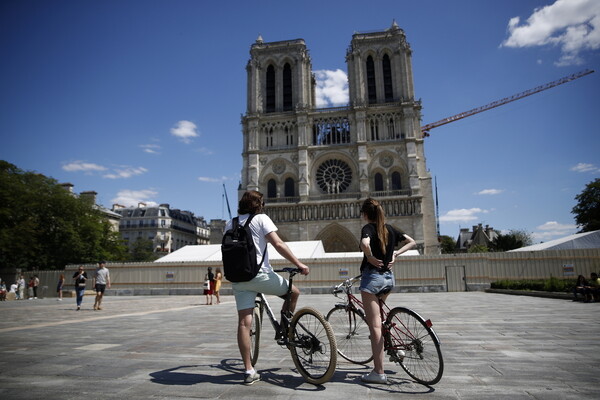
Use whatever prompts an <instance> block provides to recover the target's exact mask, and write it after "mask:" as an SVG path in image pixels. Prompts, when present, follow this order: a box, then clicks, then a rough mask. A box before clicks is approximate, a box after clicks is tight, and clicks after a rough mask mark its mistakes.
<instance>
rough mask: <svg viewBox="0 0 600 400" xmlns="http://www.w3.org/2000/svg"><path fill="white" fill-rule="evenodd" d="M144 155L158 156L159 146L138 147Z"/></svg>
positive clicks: (145, 145)
mask: <svg viewBox="0 0 600 400" xmlns="http://www.w3.org/2000/svg"><path fill="white" fill-rule="evenodd" d="M140 147H141V148H142V150H143V151H144V153H148V154H160V151H159V150H160V146H159V145H157V144H142V145H140Z"/></svg>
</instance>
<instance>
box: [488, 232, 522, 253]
mask: <svg viewBox="0 0 600 400" xmlns="http://www.w3.org/2000/svg"><path fill="white" fill-rule="evenodd" d="M520 247H523V241H522V240H520V239H519V238H518V237H517V236H515V235H511V234H508V235H502V234H498V236H496V238H494V241H493V242H492V249H493V250H494V251H508V250H514V249H518V248H520Z"/></svg>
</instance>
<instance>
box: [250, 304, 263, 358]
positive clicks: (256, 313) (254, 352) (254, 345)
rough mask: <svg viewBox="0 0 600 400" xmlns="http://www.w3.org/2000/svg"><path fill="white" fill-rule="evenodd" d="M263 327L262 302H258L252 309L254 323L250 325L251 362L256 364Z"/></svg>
mask: <svg viewBox="0 0 600 400" xmlns="http://www.w3.org/2000/svg"><path fill="white" fill-rule="evenodd" d="M261 328H262V313H261V307H260V303H256V304H255V306H254V310H253V311H252V325H251V326H250V362H251V363H252V366H255V365H256V363H257V361H258V353H259V350H260V332H261Z"/></svg>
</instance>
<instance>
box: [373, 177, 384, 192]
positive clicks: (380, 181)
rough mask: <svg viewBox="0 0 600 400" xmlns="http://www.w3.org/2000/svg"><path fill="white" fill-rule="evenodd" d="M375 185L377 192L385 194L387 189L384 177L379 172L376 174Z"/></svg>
mask: <svg viewBox="0 0 600 400" xmlns="http://www.w3.org/2000/svg"><path fill="white" fill-rule="evenodd" d="M373 183H374V189H375V191H376V192H383V191H384V190H385V188H384V187H383V175H381V174H380V173H379V172H377V173H376V174H375V177H374V179H373Z"/></svg>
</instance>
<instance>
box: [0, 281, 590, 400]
mask: <svg viewBox="0 0 600 400" xmlns="http://www.w3.org/2000/svg"><path fill="white" fill-rule="evenodd" d="M148 294H150V292H148ZM269 301H270V303H271V305H272V307H273V309H274V310H278V309H279V307H280V306H281V303H280V302H279V299H276V298H273V299H271V298H270V299H269ZM204 302H205V298H204V296H160V295H157V296H125V295H119V296H109V297H106V298H105V300H104V303H103V306H104V310H101V311H94V310H92V309H91V308H92V304H93V303H92V299H91V298H90V297H86V298H85V299H84V305H83V307H84V308H83V309H82V310H81V311H75V303H74V299H67V300H65V301H63V302H56V300H55V299H54V301H53V299H40V300H37V301H13V302H2V303H0V315H1V316H2V324H1V325H0V398H2V399H5V398H6V399H11V400H12V399H17V400H19V399H27V400H31V399H45V400H54V399H61V400H63V399H81V398H85V399H124V398H127V399H134V400H137V399H173V398H176V399H178V400H182V399H204V398H221V399H240V398H248V399H264V398H274V399H305V398H313V397H318V398H319V399H339V398H396V397H398V396H404V397H405V398H416V397H422V398H427V399H448V398H457V399H511V400H515V399H517V400H518V399H528V400H531V399H550V400H553V399H595V398H597V397H598V396H597V388H598V387H599V384H600V378H599V377H598V365H600V344H599V341H598V340H597V335H598V332H599V331H600V329H599V328H600V321H599V320H598V318H596V317H595V314H596V313H598V311H599V310H600V305H599V304H583V303H575V302H570V301H564V300H558V299H548V298H536V297H525V296H510V295H505V294H492V293H483V292H469V293H393V294H392V295H390V297H389V300H388V303H389V304H390V305H402V306H407V307H409V308H412V309H414V310H415V311H417V312H419V313H420V314H421V315H422V316H423V317H425V318H426V319H427V318H430V319H431V320H432V322H433V327H434V329H435V330H436V333H437V334H438V335H439V337H440V339H441V341H442V353H443V355H444V364H445V368H444V375H443V377H442V380H441V381H440V382H439V383H438V384H436V385H434V386H433V387H427V386H423V385H420V384H417V383H415V382H414V381H412V380H411V378H410V377H409V376H408V375H406V373H405V372H404V371H403V370H402V368H401V367H399V366H396V365H394V364H391V363H389V362H386V364H385V368H386V373H387V374H388V376H389V379H390V385H365V384H362V383H361V382H360V376H361V375H362V374H364V373H367V372H368V371H369V370H370V368H371V367H370V366H361V365H354V364H351V363H349V362H346V361H345V360H342V359H341V358H340V360H338V367H337V370H336V373H335V374H334V376H333V378H332V380H331V381H330V382H328V383H326V384H325V385H322V386H314V385H311V384H308V383H306V382H305V381H304V380H303V378H302V377H301V376H300V374H298V372H297V371H296V370H295V367H294V365H293V362H292V360H291V357H290V354H289V351H288V350H287V349H285V348H282V347H281V346H278V345H277V344H276V343H275V342H274V341H273V340H272V336H273V330H272V328H271V326H270V324H268V323H266V324H265V325H264V326H263V329H264V331H263V336H262V340H261V352H260V358H259V362H258V364H257V369H258V370H259V372H260V373H261V376H262V380H261V382H257V383H256V384H254V385H252V386H244V385H242V384H241V379H242V370H243V368H242V363H241V360H240V356H239V352H238V349H237V342H236V335H235V327H236V322H237V321H236V319H237V311H236V309H235V304H234V301H233V298H232V297H231V296H223V303H222V304H220V305H213V306H206V305H204ZM335 303H336V299H335V298H334V297H333V296H331V295H326V294H323V295H321V294H318V295H317V294H315V295H302V296H301V298H300V302H299V307H302V306H311V307H314V308H316V309H318V310H320V311H321V312H322V313H324V314H325V313H326V312H327V311H328V310H329V309H330V308H331V307H332V306H333V305H334V304H335Z"/></svg>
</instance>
